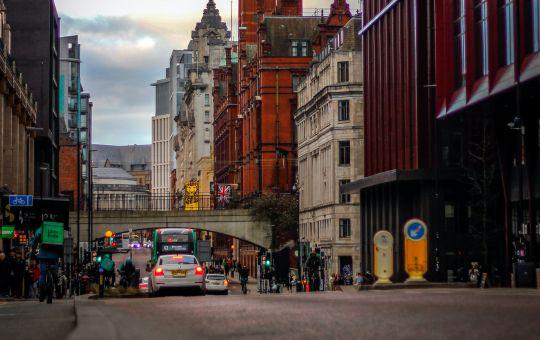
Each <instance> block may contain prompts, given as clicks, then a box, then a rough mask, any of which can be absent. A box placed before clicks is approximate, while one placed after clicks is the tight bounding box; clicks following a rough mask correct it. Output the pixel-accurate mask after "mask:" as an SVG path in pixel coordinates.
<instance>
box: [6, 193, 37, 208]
mask: <svg viewBox="0 0 540 340" xmlns="http://www.w3.org/2000/svg"><path fill="white" fill-rule="evenodd" d="M33 204H34V197H33V196H32V195H10V196H9V205H10V206H12V207H31V206H32V205H33Z"/></svg>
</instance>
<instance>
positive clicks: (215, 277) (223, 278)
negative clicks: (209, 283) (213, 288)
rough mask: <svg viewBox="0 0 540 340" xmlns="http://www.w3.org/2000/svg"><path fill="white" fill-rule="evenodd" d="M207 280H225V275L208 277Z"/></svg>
mask: <svg viewBox="0 0 540 340" xmlns="http://www.w3.org/2000/svg"><path fill="white" fill-rule="evenodd" d="M206 278H207V279H209V280H225V276H223V275H206Z"/></svg>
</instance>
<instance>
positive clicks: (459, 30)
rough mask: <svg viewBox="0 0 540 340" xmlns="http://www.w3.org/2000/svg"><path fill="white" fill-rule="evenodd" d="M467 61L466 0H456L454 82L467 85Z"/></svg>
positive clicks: (458, 85)
mask: <svg viewBox="0 0 540 340" xmlns="http://www.w3.org/2000/svg"><path fill="white" fill-rule="evenodd" d="M466 72H467V63H466V60H465V0H454V83H455V87H456V88H459V87H462V86H463V85H465V74H466Z"/></svg>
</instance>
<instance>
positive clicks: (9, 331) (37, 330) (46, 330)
mask: <svg viewBox="0 0 540 340" xmlns="http://www.w3.org/2000/svg"><path fill="white" fill-rule="evenodd" d="M75 323H76V320H75V308H74V306H73V300H72V299H66V300H54V301H53V304H52V305H47V304H45V303H40V302H38V301H37V300H25V301H0V339H17V340H27V339H28V340H35V339H43V340H48V339H51V340H56V339H65V338H66V337H67V336H68V335H69V333H70V332H72V331H73V329H74V328H75Z"/></svg>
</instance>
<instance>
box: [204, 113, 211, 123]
mask: <svg viewBox="0 0 540 340" xmlns="http://www.w3.org/2000/svg"><path fill="white" fill-rule="evenodd" d="M204 122H205V123H210V111H208V110H206V111H204Z"/></svg>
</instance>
